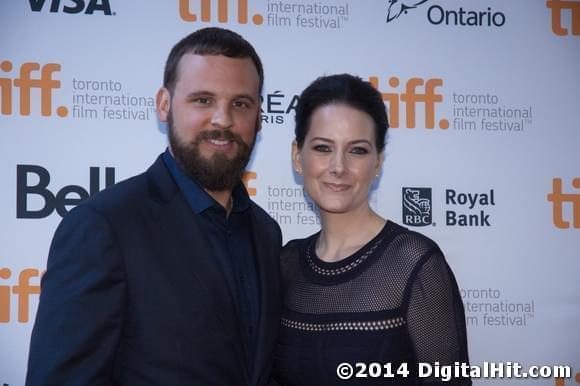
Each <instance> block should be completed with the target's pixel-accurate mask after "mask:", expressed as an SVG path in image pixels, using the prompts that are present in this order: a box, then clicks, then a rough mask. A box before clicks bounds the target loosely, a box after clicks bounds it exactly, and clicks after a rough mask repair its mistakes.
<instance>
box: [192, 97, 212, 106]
mask: <svg viewBox="0 0 580 386" xmlns="http://www.w3.org/2000/svg"><path fill="white" fill-rule="evenodd" d="M193 101H194V102H195V103H198V104H200V105H207V104H209V102H210V101H209V98H201V97H200V98H195V99H194V100H193Z"/></svg>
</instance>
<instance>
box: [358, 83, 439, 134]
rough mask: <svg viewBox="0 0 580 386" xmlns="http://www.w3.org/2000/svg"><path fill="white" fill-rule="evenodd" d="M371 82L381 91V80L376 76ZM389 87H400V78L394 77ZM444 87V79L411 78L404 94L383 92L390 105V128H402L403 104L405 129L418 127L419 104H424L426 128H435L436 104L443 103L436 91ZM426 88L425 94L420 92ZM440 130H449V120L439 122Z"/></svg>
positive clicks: (384, 98)
mask: <svg viewBox="0 0 580 386" xmlns="http://www.w3.org/2000/svg"><path fill="white" fill-rule="evenodd" d="M369 82H370V83H371V84H372V85H373V87H375V88H376V89H377V90H379V91H380V87H379V78H377V77H376V76H371V77H369ZM388 83H389V86H390V87H393V88H397V87H399V84H400V83H401V81H400V80H399V78H397V77H395V76H393V77H391V78H389V82H388ZM442 85H443V80H442V79H438V78H435V79H427V80H426V81H425V80H423V79H421V78H411V79H409V80H407V83H406V84H405V91H404V92H402V93H396V92H381V94H382V96H383V100H384V101H386V102H388V103H389V108H388V110H389V124H390V127H393V128H396V127H400V120H399V110H400V107H401V104H403V105H404V107H405V127H407V128H408V129H413V128H415V127H416V107H417V104H418V103H423V104H424V111H425V128H426V129H432V128H434V127H435V107H436V104H438V103H441V102H442V101H443V95H441V94H438V93H437V92H436V91H435V89H436V88H437V87H439V86H442ZM420 87H424V92H419V91H418V89H419V88H420ZM438 125H439V128H440V129H443V130H447V129H448V128H449V121H448V120H447V119H440V120H439V122H438Z"/></svg>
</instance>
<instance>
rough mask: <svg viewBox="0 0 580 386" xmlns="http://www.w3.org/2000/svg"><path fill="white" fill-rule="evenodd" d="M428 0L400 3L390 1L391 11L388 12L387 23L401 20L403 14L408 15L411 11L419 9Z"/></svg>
mask: <svg viewBox="0 0 580 386" xmlns="http://www.w3.org/2000/svg"><path fill="white" fill-rule="evenodd" d="M427 1H428V0H419V1H400V0H389V1H388V3H389V9H388V10H387V23H390V22H392V21H393V20H395V19H397V18H399V16H401V15H403V14H405V15H406V14H407V13H408V12H409V10H410V9H414V8H417V7H418V6H420V5H421V4H423V3H426V2H427Z"/></svg>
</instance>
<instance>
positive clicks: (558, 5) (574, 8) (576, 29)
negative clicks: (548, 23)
mask: <svg viewBox="0 0 580 386" xmlns="http://www.w3.org/2000/svg"><path fill="white" fill-rule="evenodd" d="M546 6H547V7H548V8H551V9H552V31H553V32H554V33H555V34H556V35H558V36H566V35H568V29H567V28H564V27H563V26H562V10H564V9H568V10H570V18H571V19H572V21H571V24H572V35H580V1H571V0H568V1H566V0H548V1H546Z"/></svg>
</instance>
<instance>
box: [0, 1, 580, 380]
mask: <svg viewBox="0 0 580 386" xmlns="http://www.w3.org/2000/svg"><path fill="white" fill-rule="evenodd" d="M206 26H223V27H226V28H230V29H233V30H235V31H237V32H239V33H240V34H242V35H243V36H244V37H245V38H247V39H248V40H249V41H251V42H252V43H253V44H254V45H255V47H256V49H257V50H258V52H259V54H260V55H261V57H262V60H263V62H264V66H265V73H266V81H265V88H264V95H263V102H262V126H263V129H262V131H261V132H260V133H259V136H258V139H257V146H256V148H255V153H254V155H253V158H252V160H251V162H250V165H249V167H248V172H247V173H246V176H245V182H246V184H247V187H248V190H249V192H250V194H251V195H252V198H253V199H254V200H255V201H256V202H258V203H259V204H260V205H261V206H262V207H263V208H265V209H266V210H267V211H268V212H269V213H270V214H271V215H272V217H274V218H275V219H276V220H277V221H278V223H279V224H280V226H281V227H282V230H283V232H284V239H285V241H288V240H290V239H292V238H296V237H304V236H306V235H309V234H311V233H313V232H315V231H317V230H318V228H319V219H318V217H317V215H316V211H315V208H313V207H312V204H311V203H310V202H309V201H308V200H307V199H306V198H305V195H304V192H303V189H302V185H301V181H300V180H299V179H298V178H297V176H295V175H294V174H293V172H292V168H291V164H290V144H291V141H292V139H293V130H294V127H293V124H294V109H295V106H296V102H297V100H298V95H299V94H300V92H301V90H302V89H303V88H304V87H305V86H306V85H307V84H309V83H310V82H311V81H312V80H314V79H315V78H316V77H318V76H320V75H323V74H333V73H343V72H349V73H353V74H357V75H359V76H361V77H362V78H365V79H368V80H370V82H372V84H373V85H374V86H375V87H376V88H377V89H378V90H380V91H381V93H382V95H383V98H384V100H385V104H386V105H387V108H388V111H389V117H390V121H391V126H392V128H391V129H390V130H389V131H390V134H389V138H388V144H387V147H386V153H385V163H384V170H383V171H382V174H381V178H380V181H379V182H378V183H377V184H376V186H375V187H374V189H373V191H372V197H371V202H372V205H373V207H374V208H375V209H376V210H377V211H378V212H379V213H380V214H382V215H383V216H385V217H387V218H389V219H391V220H393V221H395V222H398V223H400V224H402V225H405V226H407V227H410V228H412V229H414V230H417V231H420V232H423V233H425V234H426V235H428V236H429V237H431V238H433V239H435V240H436V241H437V242H438V243H439V244H440V246H441V247H442V249H443V250H444V251H445V253H446V256H447V259H448V261H449V264H450V265H451V266H452V268H453V270H454V272H455V274H456V276H457V280H458V283H459V286H460V288H461V295H462V298H463V301H464V304H465V310H466V318H467V325H468V333H469V354H470V360H471V363H472V364H481V365H482V364H483V363H484V362H503V363H505V364H508V363H509V362H511V363H512V364H514V363H518V364H520V365H521V366H522V367H523V368H524V369H525V368H528V367H530V366H534V365H537V366H554V365H563V366H564V365H566V366H570V369H571V372H570V374H569V376H570V377H569V378H567V379H557V378H555V377H554V374H550V373H549V372H547V371H544V375H545V378H538V379H531V377H530V378H528V379H525V380H518V379H515V378H514V377H511V378H510V377H508V376H507V375H509V374H508V373H507V372H506V373H504V375H505V376H504V378H495V379H493V378H487V379H477V380H475V384H476V385H498V384H502V385H544V386H549V385H557V386H563V385H575V384H580V373H579V372H580V328H578V326H580V119H579V115H578V114H579V112H580V1H578V0H567V1H566V0H548V1H544V0H534V1H529V0H519V1H515V0H514V1H502V0H478V1H475V0H473V1H460V0H445V1H444V0H422V1H417V0H415V1H412V0H400V1H396V0H390V1H389V0H364V1H361V0H282V1H280V0H278V1H273V0H215V1H214V0H212V1H210V0H172V1H156V2H153V1H151V2H144V1H137V0H132V1H129V0H84V1H83V0H60V1H59V0H4V1H2V2H1V4H0V32H1V33H0V102H1V103H0V161H1V162H0V178H1V179H2V184H1V189H0V385H4V386H5V385H9V386H17V385H23V383H24V379H25V373H26V362H27V355H28V344H29V339H30V333H31V329H32V326H33V322H34V317H35V313H36V308H37V306H38V296H39V293H40V290H41V289H40V280H41V277H42V275H43V272H44V270H45V267H46V258H47V251H48V247H49V244H50V241H51V238H52V235H53V232H54V230H55V228H56V226H57V225H58V223H59V221H60V220H61V218H62V217H63V216H64V215H66V213H67V212H68V211H69V210H70V209H71V208H72V207H74V206H75V205H77V204H78V203H79V202H80V201H82V200H83V199H85V198H87V197H89V196H91V195H93V194H95V193H97V192H98V191H100V190H103V189H106V188H107V187H108V186H110V185H112V184H115V183H116V182H118V181H120V180H122V179H125V178H128V177H130V176H132V175H134V174H137V173H140V172H142V171H143V170H145V169H146V168H147V167H148V166H149V165H150V164H151V163H152V162H153V160H154V159H155V158H156V157H157V155H158V154H159V153H161V152H163V151H164V149H165V147H166V128H165V127H164V126H163V125H161V124H160V123H159V122H158V121H157V118H156V112H155V106H154V95H155V93H156V91H157V89H158V88H159V86H160V85H161V82H162V72H163V66H164V63H165V59H166V57H167V54H168V52H169V50H170V48H171V47H172V46H173V44H175V43H176V42H177V41H178V40H179V39H181V38H182V37H183V36H185V35H187V34H188V33H190V32H192V31H194V30H196V29H198V28H201V27H206ZM72 316H73V315H71V317H72Z"/></svg>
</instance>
